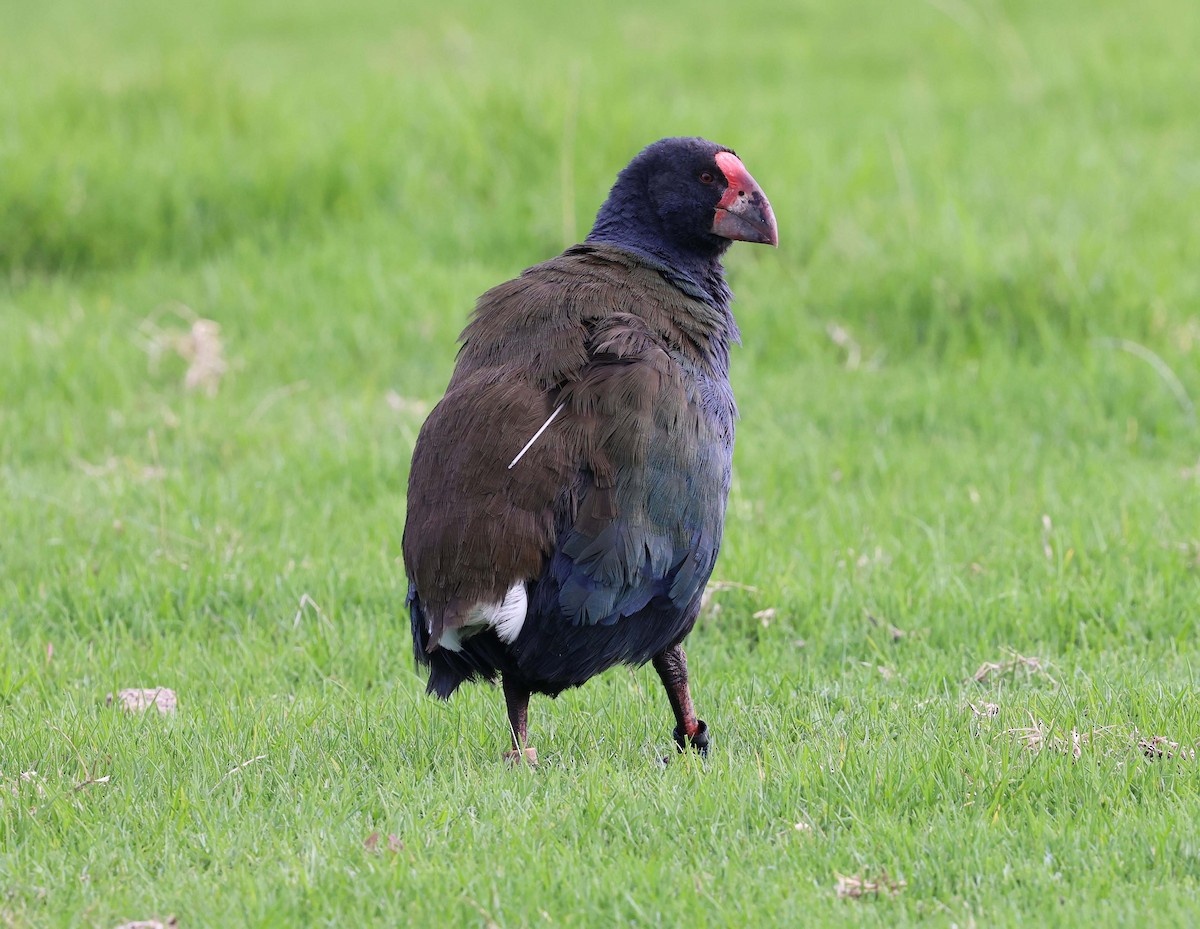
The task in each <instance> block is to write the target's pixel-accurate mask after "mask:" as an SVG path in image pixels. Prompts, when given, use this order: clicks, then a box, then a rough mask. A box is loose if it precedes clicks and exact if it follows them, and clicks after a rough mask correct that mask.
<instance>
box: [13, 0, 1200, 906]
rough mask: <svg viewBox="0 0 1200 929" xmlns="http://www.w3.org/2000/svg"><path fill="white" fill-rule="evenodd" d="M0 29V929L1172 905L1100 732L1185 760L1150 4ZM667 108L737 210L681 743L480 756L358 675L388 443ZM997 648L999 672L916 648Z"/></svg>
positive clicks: (1187, 516) (1131, 777)
mask: <svg viewBox="0 0 1200 929" xmlns="http://www.w3.org/2000/svg"><path fill="white" fill-rule="evenodd" d="M0 10H2V13H0V21H2V22H3V24H4V25H3V28H2V29H0V485H2V488H3V493H2V494H0V527H2V529H3V531H2V533H0V620H2V622H3V624H4V634H3V635H0V924H11V925H80V924H86V925H101V926H111V925H115V924H116V923H118V922H120V921H121V920H122V919H130V918H135V917H140V916H143V915H150V914H151V913H157V914H159V915H160V916H165V914H166V913H168V912H177V913H178V914H179V915H180V918H181V925H182V926H184V927H185V929H186V927H187V926H190V925H213V924H230V925H236V924H246V925H279V924H297V925H300V924H304V925H332V924H335V923H338V924H340V923H341V922H344V921H346V920H348V919H358V920H361V921H368V922H369V921H376V920H380V921H391V922H401V921H403V922H416V921H418V920H420V921H424V922H430V921H433V922H448V923H462V924H474V923H478V924H480V925H486V924H489V923H494V924H497V925H506V926H507V925H530V924H535V923H537V924H542V923H551V924H553V923H558V922H561V923H565V924H575V925H589V924H594V923H601V922H604V923H606V924H607V923H611V922H615V923H638V924H643V923H662V924H673V923H674V924H678V923H680V922H682V921H694V922H711V923H714V924H726V925H746V924H748V923H763V924H771V923H776V924H797V923H804V924H817V923H821V922H823V921H832V920H837V921H839V922H850V923H853V924H877V923H880V922H886V923H887V924H889V925H907V924H915V923H918V922H921V923H925V922H930V921H931V922H933V923H934V924H939V923H940V924H944V925H950V924H952V923H953V924H956V925H971V924H973V923H974V922H977V923H978V924H980V925H983V924H988V925H1004V924H1013V925H1017V924H1022V923H1027V922H1029V921H1033V920H1036V921H1038V922H1039V923H1042V924H1047V925H1051V924H1063V925H1066V924H1072V925H1074V924H1077V923H1078V922H1079V921H1080V920H1084V919H1092V920H1097V921H1099V922H1100V923H1101V924H1117V923H1121V922H1132V921H1134V920H1136V921H1137V922H1138V923H1139V924H1140V925H1153V924H1161V925H1178V924H1180V923H1181V922H1187V921H1189V920H1192V919H1194V918H1195V915H1196V904H1195V902H1194V901H1195V899H1196V894H1197V892H1198V891H1200V828H1198V827H1197V826H1196V825H1195V823H1197V822H1200V802H1198V800H1197V787H1198V786H1200V776H1198V775H1197V774H1196V771H1195V765H1194V764H1191V765H1188V764H1183V763H1172V764H1170V765H1168V763H1167V761H1166V759H1159V761H1158V762H1152V761H1147V760H1146V758H1144V757H1143V754H1142V752H1141V751H1139V750H1138V748H1137V741H1138V737H1137V736H1136V733H1141V735H1143V736H1150V735H1161V736H1165V737H1170V738H1171V740H1173V741H1176V742H1180V743H1182V744H1183V745H1184V746H1185V748H1186V746H1188V745H1191V744H1193V743H1195V741H1196V739H1198V738H1200V731H1198V730H1200V711H1198V709H1197V707H1196V702H1195V699H1194V694H1195V690H1196V676H1195V671H1194V665H1195V662H1196V659H1197V648H1196V642H1195V615H1196V604H1197V595H1198V593H1200V591H1198V585H1197V579H1198V571H1200V529H1197V527H1198V526H1200V499H1198V498H1200V472H1198V468H1200V442H1198V434H1197V428H1196V413H1195V409H1194V403H1195V402H1196V400H1197V398H1200V366H1198V365H1197V358H1198V355H1200V309H1198V307H1200V300H1198V298H1200V270H1198V269H1200V224H1198V223H1197V221H1196V218H1195V217H1196V216H1197V215H1198V213H1200V123H1197V121H1196V119H1195V115H1194V110H1195V100H1194V98H1195V88H1196V87H1197V86H1200V59H1197V56H1196V55H1195V50H1194V45H1195V42H1194V37H1195V36H1196V35H1198V34H1200V8H1197V7H1196V6H1195V4H1192V3H1187V2H1183V0H1176V2H1163V3H1158V4H1152V5H1148V6H1144V7H1142V8H1136V9H1135V8H1134V7H1131V6H1129V5H1127V4H1119V3H1115V2H1111V3H1110V2H1100V3H1087V4H1085V3H1076V2H1063V3H1055V4H1039V3H1025V2H1006V3H1001V2H995V0H980V2H970V0H931V2H924V3H909V2H905V3H896V4H892V3H882V2H855V3H848V4H835V5H831V4H818V3H807V2H806V3H795V4H787V5H784V4H772V3H759V2H747V3H744V4H740V5H739V6H737V7H736V8H730V7H729V5H728V4H725V5H720V4H715V3H707V2H699V3H688V4H683V3H663V4H658V5H655V6H654V7H653V8H650V7H637V6H634V5H627V4H608V5H596V6H593V7H586V8H585V7H569V6H564V5H559V4H550V3H528V4H523V5H521V7H520V8H519V9H517V8H512V7H503V6H498V5H486V4H476V3H451V4H442V5H438V6H430V5H417V4H407V3H403V4H383V3H378V2H371V0H360V2H355V3H352V4H346V5H341V6H339V7H336V8H335V7H334V6H332V5H327V4H321V3H315V2H299V3H289V4H284V3H269V2H256V3H241V2H238V3H234V2H226V3H218V4H208V5H194V6H192V7H181V6H164V5H162V4H151V3H146V2H125V3H121V4H115V5H112V4H110V5H95V4H91V5H89V4H82V3H76V2H69V0H64V2H56V3H49V4H42V5H41V6H37V7H29V6H26V5H19V4H16V3H11V2H9V3H4V4H3V5H2V6H0ZM672 134H702V135H705V136H708V137H710V138H714V139H716V140H718V141H720V142H722V143H724V144H727V145H731V146H733V147H735V148H736V149H737V150H738V151H739V154H740V155H741V156H742V157H743V159H744V160H745V162H746V164H747V165H748V167H749V168H750V170H751V171H752V172H753V174H754V175H755V177H756V178H757V179H758V180H759V181H760V183H762V185H763V186H764V189H765V190H766V191H767V193H768V194H769V196H770V198H771V201H772V203H773V205H774V207H775V210H776V214H777V216H778V219H779V225H780V231H781V238H782V244H781V248H780V249H779V251H778V252H777V253H771V252H768V251H767V250H757V249H749V248H741V249H737V248H735V249H734V251H733V252H732V253H731V254H730V257H729V261H728V265H729V270H730V278H731V282H732V285H733V287H734V290H735V292H736V293H737V297H738V299H737V303H736V305H735V310H736V312H737V314H738V318H739V321H740V323H741V326H742V330H743V333H744V341H745V345H744V347H743V348H742V349H740V350H738V351H737V352H736V353H735V360H734V369H735V370H734V381H735V388H736V389H737V391H738V398H739V403H740V406H741V409H742V416H743V419H742V423H741V425H740V429H739V445H738V451H737V462H736V474H735V480H736V486H735V489H734V494H733V499H732V501H731V511H730V519H729V525H728V530H727V538H726V546H725V549H724V551H723V554H722V560H721V562H720V564H719V566H718V569H717V575H718V577H720V578H722V579H724V580H727V581H733V582H738V583H740V584H744V585H750V586H751V587H753V588H754V589H753V590H741V589H732V590H726V591H723V592H720V593H718V594H717V595H716V596H715V597H714V605H715V606H717V607H719V610H718V609H713V610H711V611H710V612H709V613H708V614H706V617H705V619H704V620H703V621H702V623H701V625H700V627H699V628H698V630H697V632H696V633H695V634H694V636H693V638H692V640H691V646H690V651H691V654H692V659H693V661H692V663H693V667H694V670H695V672H696V675H697V701H698V705H699V706H700V709H701V715H703V716H704V717H705V718H706V719H707V720H708V721H709V723H710V725H711V726H712V728H713V730H714V733H715V734H716V737H717V739H718V742H717V746H718V747H717V749H716V751H715V755H716V757H715V758H714V760H713V761H712V762H710V763H709V767H708V768H707V769H703V770H702V769H700V768H699V767H698V766H696V765H693V764H690V763H684V764H679V763H677V764H674V765H672V766H670V767H669V768H668V769H667V771H666V772H660V771H659V770H657V768H656V767H655V762H654V759H655V758H657V757H658V756H660V755H661V754H663V753H664V751H665V750H666V748H668V747H669V736H668V730H669V724H668V721H667V716H668V713H667V710H666V705H665V700H664V699H662V697H661V696H660V695H659V694H658V693H657V690H656V687H657V685H656V683H655V682H654V680H653V675H652V674H648V673H646V672H638V673H636V674H630V673H625V672H620V671H618V672H614V673H612V674H609V675H608V676H606V677H605V678H603V679H602V680H599V681H596V682H593V683H592V684H589V685H588V687H587V688H585V689H584V690H582V691H579V692H576V693H572V694H569V695H565V696H564V697H563V698H562V699H560V700H559V701H557V702H555V703H553V704H551V703H550V702H548V701H542V702H541V703H538V704H535V707H534V717H533V732H534V733H536V736H535V742H536V743H537V744H538V747H539V749H540V750H541V754H542V756H543V758H544V759H546V763H545V764H544V765H543V770H542V771H541V772H538V774H537V775H535V776H529V777H527V776H525V775H518V776H514V775H512V774H510V773H508V772H505V771H504V770H503V769H502V768H501V767H500V766H499V765H498V764H497V762H496V759H497V758H498V753H499V750H500V749H501V748H502V747H503V744H504V741H505V734H504V733H505V730H504V724H503V714H502V710H501V701H500V697H499V695H498V694H496V693H493V692H489V691H487V690H485V689H476V690H473V691H471V692H469V693H464V694H461V695H459V696H458V697H456V698H455V701H454V702H453V703H451V704H450V705H449V706H445V707H443V706H440V705H436V704H432V703H430V702H428V701H426V700H425V698H423V697H422V696H421V690H422V682H421V680H420V678H419V677H418V676H417V675H416V673H415V671H414V670H413V668H412V665H411V661H410V658H409V646H408V644H407V631H406V630H407V617H406V616H405V615H404V611H403V608H402V601H403V592H404V590H405V580H404V578H403V575H402V568H401V566H400V563H399V539H400V531H401V525H402V519H403V512H404V488H405V479H406V473H407V465H408V459H409V455H410V452H411V446H412V442H413V440H414V438H415V434H416V430H417V428H419V425H420V422H421V420H422V417H423V415H424V411H425V410H427V409H428V407H429V406H430V405H431V404H432V403H433V402H435V401H436V399H437V398H438V396H440V394H441V391H442V389H443V387H444V385H445V382H446V380H447V378H448V376H449V372H450V368H451V365H452V361H453V354H454V349H455V346H454V338H455V336H456V334H457V332H458V331H459V329H460V328H461V326H462V324H463V322H464V321H465V318H466V315H467V313H468V312H469V309H470V307H471V305H472V301H473V299H474V297H475V296H476V295H477V294H478V293H480V292H482V291H483V290H485V289H486V288H487V287H489V286H491V285H492V284H494V283H497V282H498V281H500V280H503V279H505V278H507V277H511V276H512V275H514V274H516V273H517V272H519V271H520V270H521V269H522V268H524V267H526V266H528V265H530V264H533V263H535V262H537V261H539V260H542V259H544V258H546V257H549V256H551V255H553V254H555V253H557V252H558V251H559V250H561V248H562V247H564V246H565V245H567V244H570V243H572V242H574V241H577V240H578V239H579V238H580V237H582V236H583V235H584V234H585V233H586V231H587V228H588V226H589V224H590V221H591V217H592V215H593V213H594V211H595V209H596V207H597V206H598V205H599V203H600V202H601V200H602V199H603V197H604V195H605V193H606V192H607V188H608V186H609V185H610V184H611V182H612V179H613V177H614V176H615V173H616V171H617V170H618V169H619V168H620V167H621V166H623V165H624V164H625V163H626V162H627V161H628V159H629V158H630V157H631V156H632V155H633V154H634V153H635V152H636V151H637V150H638V149H639V148H640V147H641V146H643V145H644V144H646V143H648V142H650V141H652V140H654V139H656V138H659V137H661V136H665V135H672ZM197 318H202V319H210V320H213V321H215V322H217V323H218V324H219V326H220V336H221V339H222V345H223V350H224V360H225V361H226V363H227V365H228V368H227V370H226V371H225V372H224V375H223V377H221V378H220V381H219V384H218V385H217V388H216V392H215V395H213V396H209V395H207V394H206V393H205V392H204V391H199V392H191V391H188V390H187V389H185V387H184V373H185V369H186V368H187V363H186V361H185V360H184V359H181V358H179V357H178V352H177V351H176V348H177V346H178V345H179V342H178V339H179V338H180V337H181V336H182V335H183V334H185V333H186V332H187V331H188V330H189V328H190V326H191V325H192V323H193V321H194V320H195V319H197ZM314 604H315V606H314ZM763 611H773V612H770V613H764V612H763ZM755 614H758V615H755ZM889 624H891V625H894V626H896V627H897V628H898V629H900V630H902V631H904V632H905V633H906V634H905V635H904V636H902V637H894V636H893V635H891V634H889V633H888V632H887V627H888V625H889ZM1009 647H1011V648H1014V649H1017V650H1018V651H1019V652H1020V653H1022V654H1024V655H1027V656H1037V657H1039V658H1040V659H1041V660H1042V661H1043V662H1045V663H1049V666H1050V667H1051V669H1052V670H1051V672H1050V674H1049V676H1046V675H1042V674H1038V673H1035V674H1033V675H1032V676H1030V677H1028V678H1026V677H1023V676H1022V675H1020V674H1017V673H1015V672H1014V673H1010V674H1009V675H1007V676H1001V678H1000V679H999V681H997V680H996V679H989V680H988V681H987V682H985V683H984V684H982V685H977V684H975V683H974V682H972V681H970V680H969V679H970V677H971V675H972V674H973V672H975V670H976V669H977V668H979V667H980V665H981V664H982V663H983V662H985V661H992V660H997V659H1000V658H1003V656H1004V655H1006V654H1007V652H1005V649H1006V648H1009ZM151 684H163V685H166V686H171V687H174V688H175V689H176V690H177V691H178V692H179V694H180V704H181V711H180V714H179V719H177V720H172V721H166V724H165V725H161V726H160V725H159V721H157V720H145V721H142V720H138V721H132V722H131V720H129V719H126V718H123V717H120V716H116V715H115V714H114V713H113V712H112V711H109V710H106V709H105V707H104V706H103V698H104V694H105V693H107V692H108V691H109V690H115V689H117V688H119V687H125V686H143V685H146V686H148V685H151ZM992 701H994V702H995V703H996V704H997V705H998V706H999V708H1000V709H999V711H998V712H999V715H998V716H997V717H996V718H994V719H992V718H984V719H982V720H980V719H975V718H974V717H973V714H972V711H971V709H970V704H972V703H974V704H975V705H976V706H981V705H982V704H983V702H992ZM1034 723H1037V724H1038V725H1042V724H1045V725H1047V726H1049V727H1051V729H1050V730H1048V731H1053V732H1057V733H1059V734H1060V735H1063V734H1065V737H1066V739H1067V742H1068V743H1070V730H1072V729H1073V728H1075V729H1077V730H1078V731H1081V732H1091V733H1093V736H1094V738H1092V739H1091V740H1090V741H1085V747H1084V748H1083V749H1082V751H1083V752H1084V753H1085V754H1083V756H1082V760H1076V759H1075V758H1074V757H1073V755H1072V752H1071V751H1069V750H1068V751H1067V752H1066V753H1065V754H1064V753H1063V752H1061V751H1056V750H1054V749H1048V748H1044V747H1043V750H1042V751H1040V752H1031V751H1027V750H1025V749H1024V748H1023V745H1024V744H1025V741H1027V740H1025V737H1024V736H1021V735H1020V734H1014V733H1012V732H1010V731H1009V730H1012V729H1021V728H1026V729H1027V728H1029V727H1030V726H1031V725H1033V724H1034ZM1039 731H1040V730H1039ZM1097 733H1098V734H1097ZM1023 740H1025V741H1023ZM259 755H266V758H265V759H263V760H262V761H259V762H255V763H254V764H253V765H251V766H250V767H248V768H246V769H245V770H244V772H243V773H239V774H236V775H233V776H231V777H226V775H227V772H228V771H229V770H230V769H232V768H234V767H235V766H236V765H238V764H240V763H241V762H242V761H245V760H247V759H250V758H255V757H257V756H259ZM1175 761H1176V762H1178V759H1176V760H1175ZM29 771H33V772H36V777H34V778H32V779H27V780H22V779H21V773H22V772H29ZM104 775H109V776H110V781H108V782H105V784H104V785H96V786H91V787H85V788H84V789H82V790H76V789H75V788H76V785H78V784H80V783H82V782H84V781H86V780H87V779H88V778H91V777H100V776H104ZM797 822H803V823H805V824H807V826H808V827H809V828H808V829H807V830H798V829H796V827H795V824H796V823H797ZM372 831H382V832H383V833H384V834H385V835H386V834H388V833H395V834H397V835H398V837H399V838H400V839H401V840H402V841H403V842H404V851H403V852H402V853H397V854H392V853H385V854H383V855H382V856H377V855H372V854H370V853H367V852H365V851H364V850H363V848H362V841H363V839H364V838H365V837H366V836H367V835H368V834H369V833H371V832H372ZM884 871H886V872H887V873H888V874H890V875H894V876H897V877H901V878H903V879H904V880H906V881H907V883H908V886H907V887H906V888H905V890H904V891H902V892H901V893H900V894H898V895H897V896H895V897H886V896H885V897H883V898H881V899H878V900H871V901H844V900H839V899H838V898H837V896H836V893H835V884H836V875H837V874H863V875H867V876H871V875H874V876H878V875H880V874H881V873H882V872H884ZM1147 901H1149V902H1147Z"/></svg>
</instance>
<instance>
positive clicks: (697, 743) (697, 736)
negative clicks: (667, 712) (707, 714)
mask: <svg viewBox="0 0 1200 929" xmlns="http://www.w3.org/2000/svg"><path fill="white" fill-rule="evenodd" d="M697 722H698V723H699V725H698V726H697V727H696V732H695V733H694V734H693V735H687V734H686V733H684V732H683V731H682V730H681V729H680V728H679V727H678V726H676V727H675V731H674V732H672V733H671V735H673V736H674V737H675V744H676V745H677V746H679V750H680V751H681V752H686V751H687V750H688V745H689V743H690V744H691V747H692V748H694V749H695V750H696V751H698V752H699V753H700V755H701V757H707V756H708V726H707V724H706V723H705V722H704V720H702V719H700V720H697Z"/></svg>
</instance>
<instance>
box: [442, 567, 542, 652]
mask: <svg viewBox="0 0 1200 929" xmlns="http://www.w3.org/2000/svg"><path fill="white" fill-rule="evenodd" d="M528 610H529V596H528V594H526V593H525V584H524V583H523V582H521V581H518V582H517V583H516V584H513V585H512V587H510V588H509V589H508V592H507V593H506V594H505V595H504V599H503V600H501V601H500V602H499V603H476V604H475V605H474V606H473V607H471V609H470V610H469V611H468V612H467V618H466V622H464V623H463V624H462V625H461V626H458V627H456V628H453V629H443V630H442V634H441V637H440V638H439V639H438V645H439V646H441V647H442V648H444V649H446V650H447V651H451V652H460V651H462V643H463V639H469V638H470V637H471V636H473V635H475V633H477V632H482V631H483V629H484V628H485V627H486V626H491V627H492V628H493V629H495V630H496V635H498V636H499V637H500V641H501V642H504V643H506V644H509V645H511V644H512V643H513V642H515V641H516V640H517V636H519V635H520V634H521V628H522V627H523V626H524V625H525V614H526V613H527V612H528Z"/></svg>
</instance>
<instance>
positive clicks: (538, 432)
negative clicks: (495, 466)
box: [508, 403, 563, 471]
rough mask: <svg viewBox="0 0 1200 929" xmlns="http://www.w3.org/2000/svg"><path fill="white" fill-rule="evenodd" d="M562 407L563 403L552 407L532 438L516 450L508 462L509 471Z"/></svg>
mask: <svg viewBox="0 0 1200 929" xmlns="http://www.w3.org/2000/svg"><path fill="white" fill-rule="evenodd" d="M562 408H563V404H561V403H560V404H559V405H558V406H556V407H555V408H554V412H553V413H551V414H550V418H549V419H548V420H546V421H545V422H544V423H542V428H541V429H539V430H538V431H537V432H535V433H534V434H533V438H532V439H530V440H529V441H528V442H526V443H525V447H524V448H522V449H521V450H520V451H519V452H517V457H516V458H514V459H513V460H512V461H510V462H509V463H508V470H509V471H511V470H512V468H513V465H515V464H516V463H517V462H518V461H520V460H521V457H522V456H523V455H524V454H525V453H526V452H527V451H529V448H530V446H531V445H533V443H534V442H536V441H537V440H538V436H540V435H541V434H542V433H543V432H545V431H546V430H547V429H548V428H549V427H550V424H551V423H552V422H554V417H555V416H557V415H558V414H559V413H561V412H562Z"/></svg>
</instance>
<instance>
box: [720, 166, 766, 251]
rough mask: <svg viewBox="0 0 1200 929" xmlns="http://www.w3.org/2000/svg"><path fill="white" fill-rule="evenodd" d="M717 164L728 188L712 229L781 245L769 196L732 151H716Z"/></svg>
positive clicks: (743, 239)
mask: <svg viewBox="0 0 1200 929" xmlns="http://www.w3.org/2000/svg"><path fill="white" fill-rule="evenodd" d="M716 161H717V167H718V168H720V169H721V173H722V174H724V175H725V181H726V183H728V185H729V186H728V187H726V188H725V195H724V196H723V197H721V201H720V202H719V203H718V204H717V211H716V213H715V214H714V215H713V224H712V232H713V234H714V235H719V236H723V237H724V238H726V239H736V240H737V241H739V242H758V243H761V244H762V245H775V246H778V245H779V229H778V228H777V227H776V225H775V214H774V213H773V212H771V204H770V202H769V201H768V200H767V195H766V194H764V193H763V192H762V188H761V187H759V186H758V184H757V183H756V182H755V180H754V178H752V177H751V176H750V172H749V171H747V170H746V166H745V165H744V164H742V162H741V159H740V158H738V156H737V155H735V154H734V153H733V152H717V158H716Z"/></svg>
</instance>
